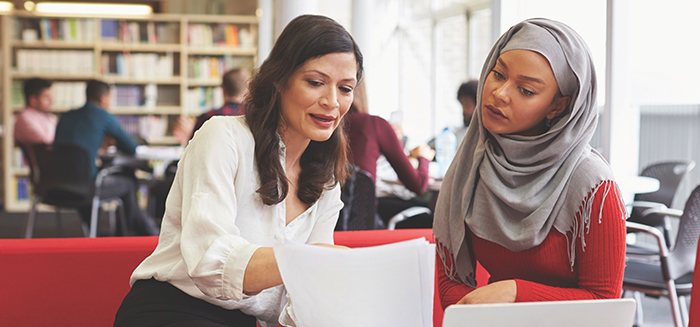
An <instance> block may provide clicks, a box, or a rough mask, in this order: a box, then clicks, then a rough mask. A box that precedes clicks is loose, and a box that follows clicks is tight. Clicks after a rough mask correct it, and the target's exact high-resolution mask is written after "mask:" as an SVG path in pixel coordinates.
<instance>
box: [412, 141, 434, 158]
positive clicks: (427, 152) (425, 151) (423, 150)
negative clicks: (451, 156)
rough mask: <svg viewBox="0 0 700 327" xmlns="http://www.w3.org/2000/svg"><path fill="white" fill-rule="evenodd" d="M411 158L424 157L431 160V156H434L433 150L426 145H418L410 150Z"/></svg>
mask: <svg viewBox="0 0 700 327" xmlns="http://www.w3.org/2000/svg"><path fill="white" fill-rule="evenodd" d="M410 155H411V158H416V159H418V158H420V157H423V158H425V159H428V161H433V158H435V150H433V149H431V148H430V147H429V146H428V145H425V144H423V145H419V146H417V147H415V148H413V150H411V154H410Z"/></svg>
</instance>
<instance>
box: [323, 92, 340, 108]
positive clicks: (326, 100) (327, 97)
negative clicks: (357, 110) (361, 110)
mask: <svg viewBox="0 0 700 327" xmlns="http://www.w3.org/2000/svg"><path fill="white" fill-rule="evenodd" d="M328 89H329V90H328V91H327V92H326V94H324V95H323V97H321V105H322V106H324V107H326V108H328V109H335V108H338V107H340V103H339V102H338V93H337V91H336V90H335V88H330V87H329V88H328Z"/></svg>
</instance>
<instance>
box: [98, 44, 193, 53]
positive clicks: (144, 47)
mask: <svg viewBox="0 0 700 327" xmlns="http://www.w3.org/2000/svg"><path fill="white" fill-rule="evenodd" d="M180 49H181V46H180V45H179V44H166V43H162V44H158V43H156V44H150V43H120V42H105V43H102V51H118V52H122V51H143V52H180Z"/></svg>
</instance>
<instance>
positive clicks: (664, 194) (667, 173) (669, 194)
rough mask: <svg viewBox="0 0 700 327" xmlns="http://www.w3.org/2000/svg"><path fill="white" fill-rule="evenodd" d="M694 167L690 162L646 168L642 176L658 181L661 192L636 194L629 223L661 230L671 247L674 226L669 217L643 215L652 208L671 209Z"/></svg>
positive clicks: (670, 163)
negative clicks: (685, 179)
mask: <svg viewBox="0 0 700 327" xmlns="http://www.w3.org/2000/svg"><path fill="white" fill-rule="evenodd" d="M693 167H695V162H694V161H692V160H690V161H669V162H660V163H655V164H652V165H649V166H647V167H646V168H644V169H643V170H642V173H641V175H642V176H646V177H653V178H656V179H658V180H659V190H658V191H656V192H652V193H642V194H636V195H635V196H634V202H632V203H630V204H628V212H630V217H629V219H628V221H631V222H636V223H640V224H644V225H649V226H654V227H656V228H659V229H661V230H662V231H663V232H664V236H665V239H666V241H667V242H669V243H667V244H666V246H670V242H672V239H671V235H672V224H671V222H670V220H669V219H668V217H667V216H664V215H644V214H643V213H644V212H645V211H646V210H647V209H650V208H664V207H665V208H670V207H671V205H672V204H673V198H674V196H675V195H676V191H677V190H678V186H679V185H680V183H681V181H682V180H683V178H684V177H685V176H686V175H687V174H688V173H689V172H690V171H691V170H692V169H693ZM630 209H631V210H630Z"/></svg>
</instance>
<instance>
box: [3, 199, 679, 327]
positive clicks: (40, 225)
mask: <svg viewBox="0 0 700 327" xmlns="http://www.w3.org/2000/svg"><path fill="white" fill-rule="evenodd" d="M61 216H62V226H63V233H62V234H61V235H59V234H58V232H57V225H56V218H55V217H56V216H55V215H54V214H53V213H46V212H42V213H39V214H38V215H37V219H36V226H35V229H34V237H37V238H39V237H82V236H83V234H82V228H81V226H80V218H79V217H78V215H77V214H76V213H73V212H64V213H62V214H61ZM25 219H26V214H25V213H21V214H19V213H7V212H5V211H0V238H19V237H22V236H23V233H24V223H25ZM105 220H106V219H105ZM105 225H106V224H105ZM101 227H103V226H102V225H101ZM642 305H643V309H644V324H643V326H644V327H668V326H673V317H672V315H671V307H670V304H669V301H668V299H666V298H659V299H654V298H650V297H645V298H643V299H642Z"/></svg>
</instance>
